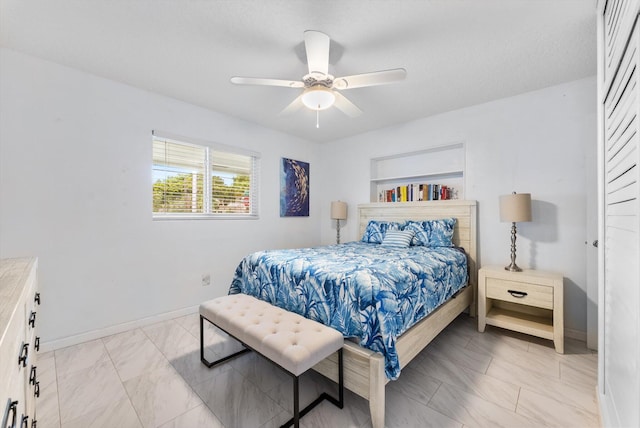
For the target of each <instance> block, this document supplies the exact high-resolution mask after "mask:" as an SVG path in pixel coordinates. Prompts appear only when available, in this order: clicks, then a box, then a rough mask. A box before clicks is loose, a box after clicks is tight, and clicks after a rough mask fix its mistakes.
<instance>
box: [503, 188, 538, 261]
mask: <svg viewBox="0 0 640 428" xmlns="http://www.w3.org/2000/svg"><path fill="white" fill-rule="evenodd" d="M500 221H502V222H506V221H510V222H511V264H510V265H509V266H506V267H505V270H508V271H511V272H522V269H520V268H519V267H518V265H516V223H518V222H521V221H531V194H530V193H516V192H513V193H512V194H511V195H503V196H500Z"/></svg>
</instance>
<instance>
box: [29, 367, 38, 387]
mask: <svg viewBox="0 0 640 428" xmlns="http://www.w3.org/2000/svg"><path fill="white" fill-rule="evenodd" d="M37 369H38V367H36V366H31V373H29V383H30V384H31V385H35V384H36V378H37V377H38V374H37Z"/></svg>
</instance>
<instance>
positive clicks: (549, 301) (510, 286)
mask: <svg viewBox="0 0 640 428" xmlns="http://www.w3.org/2000/svg"><path fill="white" fill-rule="evenodd" d="M486 293H487V294H486V296H487V297H488V298H489V299H497V300H502V301H505V302H513V303H518V304H521V305H528V306H535V307H537V308H545V309H553V287H546V286H544V285H536V284H530V283H524V282H517V281H508V280H504V279H499V278H487V281H486Z"/></svg>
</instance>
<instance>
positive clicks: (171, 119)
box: [0, 49, 320, 342]
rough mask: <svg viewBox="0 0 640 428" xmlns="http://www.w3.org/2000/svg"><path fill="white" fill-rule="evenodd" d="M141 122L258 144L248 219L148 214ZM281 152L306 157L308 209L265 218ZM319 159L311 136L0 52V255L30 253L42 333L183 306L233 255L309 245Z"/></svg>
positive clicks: (147, 154) (64, 333)
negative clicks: (255, 190)
mask: <svg viewBox="0 0 640 428" xmlns="http://www.w3.org/2000/svg"><path fill="white" fill-rule="evenodd" d="M150 72H152V71H151V70H150ZM153 129H159V130H163V131H166V132H171V133H173V134H178V135H184V136H188V137H193V138H199V139H203V140H209V141H216V142H219V143H224V144H228V145H236V146H239V147H244V148H247V149H250V150H255V151H258V152H260V153H261V154H262V180H261V188H260V204H261V207H260V219H259V220H254V221H252V220H227V221H222V220H198V221H153V220H152V218H151V130H153ZM282 156H285V157H290V158H293V159H299V160H303V161H307V162H310V164H311V174H312V179H311V186H312V188H311V206H310V216H309V217H308V218H280V216H279V204H278V198H279V159H280V157H282ZM319 156H320V154H319V148H318V145H317V144H314V143H309V142H307V141H303V140H300V139H298V138H294V137H291V136H288V135H285V134H282V133H278V132H275V131H271V130H268V129H265V128H262V127H260V126H257V125H253V124H250V123H247V122H244V121H241V120H238V119H234V118H231V117H228V116H225V115H222V114H217V113H214V112H211V111H208V110H205V109H202V108H198V107H195V106H192V105H188V104H185V103H182V102H179V101H176V100H173V99H169V98H166V97H162V96H159V95H155V94H152V93H149V92H144V91H141V90H138V89H135V88H132V87H130V86H126V85H123V84H120V83H116V82H113V81H109V80H106V79H102V78H99V77H96V76H93V75H89V74H87V73H83V72H81V71H77V70H73V69H69V68H66V67H62V66H59V65H56V64H53V63H50V62H46V61H43V60H40V59H36V58H33V57H29V56H25V55H23V54H19V53H16V52H14V51H10V50H6V49H2V50H0V257H2V258H6V257H19V256H32V255H37V256H39V258H40V287H41V290H42V294H43V305H42V318H39V319H41V320H42V323H41V324H40V325H41V334H42V337H43V341H45V342H48V341H53V340H56V339H59V338H65V337H68V336H72V335H76V334H80V333H83V332H87V331H92V330H96V329H103V328H106V327H110V326H113V325H116V324H119V323H124V322H129V321H134V320H138V319H142V318H144V317H149V316H153V315H155V314H160V313H163V312H167V311H173V310H177V309H180V308H185V307H190V306H193V305H196V304H198V303H199V302H201V301H203V300H205V299H209V298H213V297H216V296H219V295H223V294H225V293H226V291H227V289H228V286H229V284H230V281H231V278H232V275H233V272H234V270H235V267H236V266H237V264H238V262H239V261H240V259H241V258H242V257H243V256H244V255H246V254H247V253H249V252H251V251H254V250H257V249H264V248H277V247H300V246H308V245H311V244H317V242H318V241H319V239H320V232H319V230H320V222H319V211H320V209H319V207H320V205H319V198H318V197H316V195H318V194H319V192H318V190H319V189H318V188H316V187H317V185H316V183H320V180H317V179H315V178H314V177H316V175H315V174H317V173H318V172H319V170H320V168H319V166H320V165H319V162H318V161H319ZM204 273H209V274H211V278H212V285H211V286H209V287H202V286H201V275H202V274H204Z"/></svg>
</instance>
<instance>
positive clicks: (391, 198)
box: [378, 184, 457, 202]
mask: <svg viewBox="0 0 640 428" xmlns="http://www.w3.org/2000/svg"><path fill="white" fill-rule="evenodd" d="M456 195H457V192H456V191H455V189H454V188H453V187H451V186H445V185H443V184H408V185H406V186H398V187H394V188H393V189H389V190H383V191H381V192H380V193H379V195H378V202H417V201H438V200H447V199H456Z"/></svg>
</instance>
